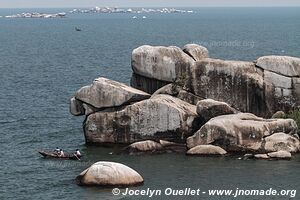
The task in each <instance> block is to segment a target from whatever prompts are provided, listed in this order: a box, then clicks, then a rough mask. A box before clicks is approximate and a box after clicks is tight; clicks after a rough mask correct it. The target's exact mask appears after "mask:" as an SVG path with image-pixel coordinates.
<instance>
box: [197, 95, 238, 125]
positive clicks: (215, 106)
mask: <svg viewBox="0 0 300 200" xmlns="http://www.w3.org/2000/svg"><path fill="white" fill-rule="evenodd" d="M235 112H236V111H235V109H233V108H232V107H230V106H229V105H228V104H227V103H224V102H220V101H215V100H213V99H204V100H201V101H199V102H198V103H197V113H198V115H199V116H200V117H202V118H203V119H204V120H205V121H208V120H210V119H212V118H214V117H217V116H220V115H229V114H234V113H235Z"/></svg>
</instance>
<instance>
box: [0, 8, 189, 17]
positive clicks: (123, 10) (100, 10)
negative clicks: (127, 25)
mask: <svg viewBox="0 0 300 200" xmlns="http://www.w3.org/2000/svg"><path fill="white" fill-rule="evenodd" d="M194 12H195V11H193V10H180V9H175V8H156V9H154V8H147V9H146V8H134V9H133V8H117V7H98V6H96V7H94V8H90V9H83V8H74V9H73V10H71V11H69V13H71V14H74V13H106V14H111V13H129V14H130V13H134V14H141V13H194ZM66 15H67V13H66V12H60V13H54V14H48V13H40V12H25V13H19V14H13V15H6V16H0V18H2V17H4V18H64V17H66ZM135 18H136V17H135ZM144 18H146V17H144Z"/></svg>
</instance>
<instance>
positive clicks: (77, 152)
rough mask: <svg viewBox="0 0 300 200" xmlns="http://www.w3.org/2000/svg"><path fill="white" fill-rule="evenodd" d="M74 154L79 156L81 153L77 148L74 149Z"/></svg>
mask: <svg viewBox="0 0 300 200" xmlns="http://www.w3.org/2000/svg"><path fill="white" fill-rule="evenodd" d="M74 155H75V156H76V157H78V158H80V157H81V153H80V151H79V149H76V151H75V153H74Z"/></svg>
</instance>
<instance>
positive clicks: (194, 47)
mask: <svg viewBox="0 0 300 200" xmlns="http://www.w3.org/2000/svg"><path fill="white" fill-rule="evenodd" d="M182 50H183V52H185V53H186V54H188V55H189V56H191V57H192V58H193V59H194V60H195V61H199V60H202V59H203V58H208V57H209V55H208V50H207V48H205V47H203V46H200V45H198V44H186V45H185V46H184V47H183V49H182Z"/></svg>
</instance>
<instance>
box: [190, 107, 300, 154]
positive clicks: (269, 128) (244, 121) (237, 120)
mask: <svg viewBox="0 0 300 200" xmlns="http://www.w3.org/2000/svg"><path fill="white" fill-rule="evenodd" d="M297 129H298V128H297V124H296V122H295V121H294V120H292V119H263V118H259V117H256V116H255V115H253V114H250V113H238V114H232V115H223V116H218V117H215V118H212V119H211V120H210V121H208V122H207V123H206V124H205V125H204V126H202V127H201V129H200V130H199V131H197V132H196V133H195V134H194V135H193V136H192V137H189V138H188V139H187V146H188V148H193V147H195V146H197V145H205V144H214V145H218V146H221V147H222V148H224V149H225V150H226V151H254V152H263V153H264V152H265V151H266V150H265V146H264V144H265V141H264V138H265V137H267V136H270V135H272V134H274V133H278V132H284V133H286V134H290V135H296V134H297ZM283 142H284V141H283Z"/></svg>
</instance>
